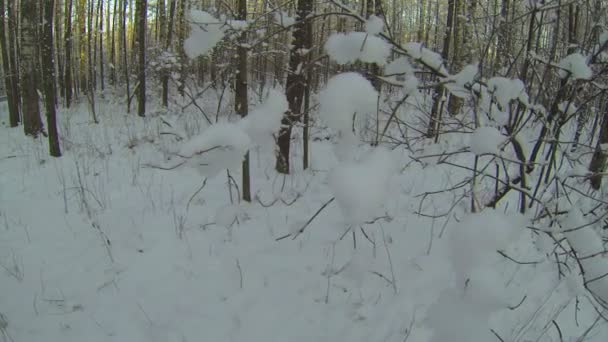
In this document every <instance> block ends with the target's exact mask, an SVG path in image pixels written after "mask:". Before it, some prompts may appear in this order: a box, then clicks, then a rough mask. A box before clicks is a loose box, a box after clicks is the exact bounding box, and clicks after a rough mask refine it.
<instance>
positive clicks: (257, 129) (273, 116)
mask: <svg viewBox="0 0 608 342" xmlns="http://www.w3.org/2000/svg"><path fill="white" fill-rule="evenodd" d="M288 109H289V104H288V103H287V99H286V98H285V94H283V92H281V91H279V90H277V89H271V90H270V91H269V92H268V96H267V97H266V100H265V101H264V102H263V103H262V104H260V105H259V106H257V107H256V108H255V109H254V110H252V111H250V112H249V114H247V116H246V117H244V118H243V119H242V120H241V121H239V125H240V126H241V128H242V129H243V130H244V131H245V132H247V134H248V135H249V137H250V138H251V140H252V141H253V143H254V144H256V145H268V144H271V143H273V142H274V139H273V134H277V133H278V132H279V129H280V128H281V119H282V118H283V114H284V113H285V112H286V111H287V110H288Z"/></svg>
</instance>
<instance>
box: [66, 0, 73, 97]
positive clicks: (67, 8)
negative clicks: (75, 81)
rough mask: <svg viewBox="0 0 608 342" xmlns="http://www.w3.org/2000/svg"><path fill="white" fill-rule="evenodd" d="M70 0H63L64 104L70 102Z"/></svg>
mask: <svg viewBox="0 0 608 342" xmlns="http://www.w3.org/2000/svg"><path fill="white" fill-rule="evenodd" d="M72 65H73V61H72V0H66V2H65V76H64V78H65V80H64V87H65V90H64V91H65V105H66V107H68V108H70V105H71V104H72Z"/></svg>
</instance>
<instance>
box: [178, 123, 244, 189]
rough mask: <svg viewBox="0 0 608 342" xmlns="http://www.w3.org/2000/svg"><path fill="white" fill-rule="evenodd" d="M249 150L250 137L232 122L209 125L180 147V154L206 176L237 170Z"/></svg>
mask: <svg viewBox="0 0 608 342" xmlns="http://www.w3.org/2000/svg"><path fill="white" fill-rule="evenodd" d="M250 147H251V139H250V138H249V135H247V133H246V132H245V131H244V130H243V129H241V128H240V127H239V126H238V125H237V124H234V123H218V124H215V125H212V126H209V127H208V128H207V129H205V130H204V131H203V132H202V133H201V134H199V135H197V136H195V137H193V138H192V139H190V140H189V141H187V142H186V143H184V144H183V145H182V147H181V148H180V150H179V155H180V156H182V157H184V158H186V160H187V164H188V165H189V166H191V167H193V168H195V169H196V170H198V171H199V172H200V173H201V174H202V175H204V176H206V177H213V176H216V175H217V174H218V173H220V172H221V171H223V170H226V169H234V168H237V167H238V166H239V165H240V163H241V161H242V160H243V157H244V156H245V153H247V150H249V148H250Z"/></svg>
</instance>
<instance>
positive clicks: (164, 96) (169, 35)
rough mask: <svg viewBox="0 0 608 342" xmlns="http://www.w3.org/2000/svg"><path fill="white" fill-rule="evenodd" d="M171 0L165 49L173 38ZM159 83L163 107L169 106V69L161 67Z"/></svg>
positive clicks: (167, 49) (172, 7)
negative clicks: (160, 84)
mask: <svg viewBox="0 0 608 342" xmlns="http://www.w3.org/2000/svg"><path fill="white" fill-rule="evenodd" d="M169 1H171V3H170V5H169V23H168V25H167V41H166V42H165V51H167V52H168V51H170V50H171V41H172V40H173V22H174V19H173V18H174V17H175V1H176V0H169ZM161 83H162V86H163V93H162V100H163V107H168V106H169V70H165V69H163V71H162V76H161Z"/></svg>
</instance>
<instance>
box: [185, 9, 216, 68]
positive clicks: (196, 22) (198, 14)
mask: <svg viewBox="0 0 608 342" xmlns="http://www.w3.org/2000/svg"><path fill="white" fill-rule="evenodd" d="M190 27H191V30H190V36H188V38H187V39H186V40H185V41H184V50H185V52H186V55H187V56H188V57H189V58H191V59H192V58H196V57H198V56H201V55H206V54H207V53H209V52H210V51H211V50H212V49H213V48H214V47H215V46H216V45H217V43H219V42H220V40H222V38H224V31H223V30H222V23H221V22H220V21H219V20H218V19H217V18H215V17H214V16H212V15H211V14H209V13H208V12H205V11H200V10H191V11H190Z"/></svg>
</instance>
